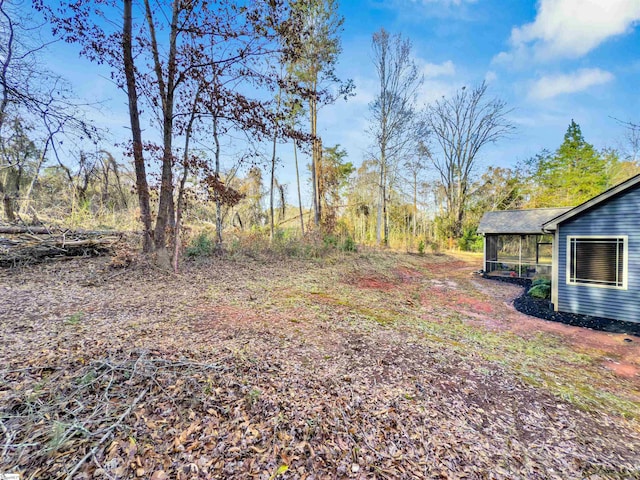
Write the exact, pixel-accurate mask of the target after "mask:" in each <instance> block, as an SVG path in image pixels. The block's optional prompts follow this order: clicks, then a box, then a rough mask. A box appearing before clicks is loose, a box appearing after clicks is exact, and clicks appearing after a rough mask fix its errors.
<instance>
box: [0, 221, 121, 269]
mask: <svg viewBox="0 0 640 480" xmlns="http://www.w3.org/2000/svg"><path fill="white" fill-rule="evenodd" d="M42 228H44V227H42ZM14 231H15V230H14ZM122 238H123V233H119V232H112V231H110V232H95V231H93V232H87V231H75V232H74V231H70V230H66V231H64V232H61V233H57V234H55V233H53V232H51V233H47V234H36V233H35V232H34V231H29V232H24V233H21V234H18V235H15V234H14V236H13V237H12V238H11V239H5V238H2V239H0V267H14V266H17V265H26V264H31V263H38V262H42V261H45V260H53V259H61V258H64V257H96V256H102V255H110V254H112V253H113V251H114V246H115V245H116V244H117V243H118V242H119V241H120V240H122Z"/></svg>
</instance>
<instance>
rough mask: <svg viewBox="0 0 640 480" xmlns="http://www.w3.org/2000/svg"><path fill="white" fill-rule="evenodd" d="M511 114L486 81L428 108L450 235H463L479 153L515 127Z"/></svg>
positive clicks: (431, 156) (431, 155) (433, 158)
mask: <svg viewBox="0 0 640 480" xmlns="http://www.w3.org/2000/svg"><path fill="white" fill-rule="evenodd" d="M509 113H510V110H508V109H507V106H506V103H505V102H504V101H502V100H499V99H497V98H494V99H489V98H487V85H486V83H484V82H483V83H482V84H481V85H480V86H478V87H476V88H473V89H467V88H465V87H462V88H461V89H460V90H459V91H458V92H457V93H456V94H455V95H454V96H453V97H451V98H446V97H443V98H441V99H440V100H437V101H436V102H435V103H434V104H432V105H430V106H429V107H428V109H427V114H426V116H425V122H426V125H427V127H428V129H429V131H430V133H431V135H432V136H433V138H435V140H436V143H437V146H438V147H439V148H438V149H437V150H430V153H429V159H430V160H431V163H432V164H433V166H434V168H435V169H436V171H437V172H438V174H439V176H440V182H441V184H442V188H443V190H444V197H445V212H444V213H445V217H446V218H445V220H446V223H447V230H448V233H449V236H450V238H456V237H459V236H460V235H461V234H462V222H463V218H464V214H465V208H466V206H467V201H468V199H469V195H470V186H471V179H472V178H471V176H472V173H473V169H474V167H475V165H476V161H477V158H478V153H479V152H480V150H481V149H482V148H483V147H485V146H486V145H488V144H490V143H494V142H496V141H497V140H499V139H501V138H503V137H505V136H507V135H509V134H510V133H512V132H513V131H514V130H515V127H514V126H513V124H512V123H511V122H510V121H509V120H508V119H507V116H508V114H509Z"/></svg>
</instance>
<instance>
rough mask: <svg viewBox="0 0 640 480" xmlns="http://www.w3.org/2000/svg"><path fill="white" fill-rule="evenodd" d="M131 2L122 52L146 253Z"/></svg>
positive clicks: (127, 1)
mask: <svg viewBox="0 0 640 480" xmlns="http://www.w3.org/2000/svg"><path fill="white" fill-rule="evenodd" d="M131 4H132V0H124V22H123V25H124V26H123V32H122V53H123V59H124V73H125V77H126V84H127V97H128V100H129V120H130V122H131V136H132V140H133V163H134V167H135V171H136V190H137V193H138V203H139V205H140V220H141V221H142V226H143V232H142V251H143V252H145V253H148V252H150V251H151V250H152V249H153V238H152V230H151V206H150V201H149V185H148V183H147V173H146V167H145V164H144V156H143V155H142V129H141V128H140V112H139V111H138V93H137V91H136V72H135V66H134V63H133V53H132V42H131V28H132V27H131V23H132V21H131Z"/></svg>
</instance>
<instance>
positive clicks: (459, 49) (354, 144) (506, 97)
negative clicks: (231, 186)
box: [48, 0, 640, 202]
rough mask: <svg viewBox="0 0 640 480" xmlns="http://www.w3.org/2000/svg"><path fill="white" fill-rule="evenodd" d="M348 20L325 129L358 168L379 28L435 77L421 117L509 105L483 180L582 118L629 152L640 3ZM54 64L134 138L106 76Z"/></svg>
mask: <svg viewBox="0 0 640 480" xmlns="http://www.w3.org/2000/svg"><path fill="white" fill-rule="evenodd" d="M340 13H341V14H342V15H343V16H344V31H343V33H342V54H341V56H340V60H339V64H338V67H337V73H338V76H339V77H341V78H343V79H352V80H353V81H354V83H355V86H356V95H355V96H354V97H352V98H350V99H349V100H348V101H346V102H345V101H343V100H338V101H337V102H336V103H335V104H334V105H330V106H325V107H323V108H322V109H321V111H320V113H319V121H318V128H319V132H320V135H321V136H322V139H323V144H324V145H325V146H329V145H335V144H340V145H341V146H342V147H343V148H344V149H346V151H347V154H348V159H347V160H348V161H351V162H353V164H354V165H359V164H360V163H361V162H362V160H364V159H366V158H368V152H370V151H371V144H372V139H371V138H370V137H368V136H367V128H368V121H369V117H370V115H369V104H370V102H371V101H372V100H373V99H374V98H375V95H376V85H377V78H376V72H375V68H374V64H373V60H372V53H371V51H372V49H371V38H372V35H373V33H374V32H376V31H377V30H379V29H380V28H384V29H386V30H387V31H388V32H390V33H391V34H400V35H402V36H403V38H407V39H409V40H411V42H412V45H413V56H414V60H415V62H416V64H417V65H418V67H419V69H420V71H421V72H422V74H423V75H424V78H425V81H424V84H423V87H422V89H421V90H420V93H419V99H418V103H419V105H418V106H419V107H424V106H426V105H427V104H428V103H429V102H432V101H434V100H435V99H438V98H441V97H442V96H450V95H452V94H454V93H455V92H456V91H457V90H458V89H459V88H461V87H463V86H466V87H473V86H477V85H479V84H480V83H481V82H482V81H486V82H487V84H488V95H489V96H490V97H497V98H500V99H501V100H503V101H505V102H506V103H507V106H508V108H509V109H510V110H511V111H510V113H509V115H508V119H509V120H510V121H511V122H512V123H513V124H514V125H515V127H516V131H515V133H514V134H513V135H511V136H510V137H509V138H506V139H503V140H500V141H499V142H498V143H497V144H495V145H489V146H487V147H486V148H485V149H484V150H481V151H480V154H479V164H478V172H477V173H482V170H483V169H484V168H486V167H488V166H500V167H513V166H515V164H516V163H517V162H518V161H522V160H526V159H528V158H530V157H532V156H534V155H535V154H537V153H539V152H540V151H541V150H542V149H545V148H546V149H548V150H551V151H553V150H555V149H557V148H558V146H559V145H560V144H561V143H562V140H563V136H564V133H565V132H566V129H567V127H568V125H569V123H570V122H571V120H572V119H573V120H575V121H576V122H577V123H578V124H579V125H580V126H581V128H582V133H583V135H584V137H585V139H586V141H588V142H589V143H591V144H593V145H594V146H595V147H596V148H597V149H602V148H619V149H621V148H623V147H624V134H625V132H624V128H623V127H622V126H621V125H620V124H619V122H617V121H616V119H619V120H622V121H631V122H634V123H640V94H639V93H638V91H639V90H640V84H639V80H640V26H639V25H640V0H539V1H534V0H341V3H340ZM48 61H49V63H50V66H51V68H52V69H54V70H56V71H59V72H60V73H61V74H63V75H64V76H65V77H66V78H67V79H69V80H70V81H71V82H72V83H73V84H74V87H75V90H76V92H77V94H78V95H79V96H82V97H85V98H90V99H94V100H98V101H104V107H103V109H102V113H101V114H100V115H98V116H96V123H98V124H100V125H103V126H107V127H108V128H109V129H110V131H111V134H112V137H113V138H125V137H126V135H128V130H127V128H126V125H127V121H128V115H127V110H126V97H125V95H124V94H123V93H122V92H119V91H117V90H116V89H115V88H114V86H113V85H112V83H111V82H110V80H109V79H108V72H107V71H106V70H101V69H99V68H96V66H95V65H92V64H90V63H89V62H88V61H87V60H84V59H80V58H79V57H78V54H77V49H75V48H74V47H73V46H69V45H64V44H58V47H57V48H56V49H55V50H54V51H53V52H52V53H51V55H50V56H49V58H48ZM279 156H280V157H281V160H282V163H281V164H280V166H279V169H278V173H277V175H278V176H279V177H280V179H281V181H282V183H288V184H289V187H288V192H289V196H292V193H293V192H294V191H295V183H294V167H293V152H292V148H291V147H286V146H284V147H280V153H279ZM305 190H307V189H305ZM305 199H306V200H305V202H308V201H309V196H307V195H305Z"/></svg>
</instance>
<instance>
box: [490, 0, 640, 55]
mask: <svg viewBox="0 0 640 480" xmlns="http://www.w3.org/2000/svg"><path fill="white" fill-rule="evenodd" d="M639 22H640V1H638V0H540V1H539V3H538V14H537V16H536V18H535V20H534V21H533V22H532V23H527V24H525V25H522V26H520V27H515V28H514V29H513V30H512V31H511V38H510V43H511V46H512V49H511V51H510V52H502V53H500V54H498V55H497V56H496V57H495V58H494V61H495V62H508V61H511V60H513V59H520V60H523V59H526V58H529V57H530V56H531V54H533V57H534V58H535V59H537V60H543V61H544V60H549V59H552V58H578V57H581V56H583V55H585V54H587V53H588V52H590V51H591V50H593V49H594V48H596V47H597V46H598V45H600V44H601V43H603V42H605V41H606V40H607V39H609V38H611V37H614V36H618V35H624V34H626V33H629V32H630V31H631V30H633V28H634V27H635V26H636V25H637V24H638V23H639Z"/></svg>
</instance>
